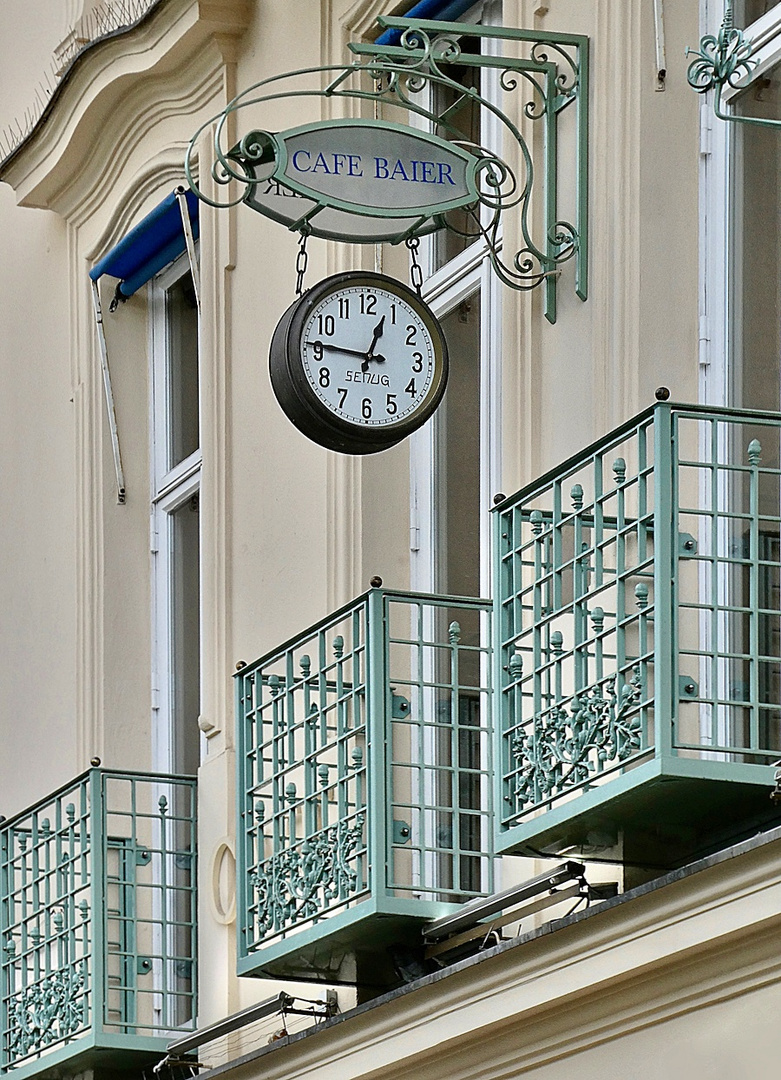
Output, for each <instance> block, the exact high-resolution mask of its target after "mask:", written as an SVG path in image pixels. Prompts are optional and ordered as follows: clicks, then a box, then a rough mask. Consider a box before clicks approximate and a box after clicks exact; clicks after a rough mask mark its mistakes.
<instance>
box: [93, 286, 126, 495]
mask: <svg viewBox="0 0 781 1080" xmlns="http://www.w3.org/2000/svg"><path fill="white" fill-rule="evenodd" d="M92 305H93V307H94V309H95V326H96V328H97V331H98V345H99V346H100V366H101V370H102V372H103V390H104V392H105V395H106V412H107V414H108V426H109V431H110V433H111V450H112V453H113V455H114V472H115V473H116V477H117V502H118V503H124V502H125V474H124V472H123V470H122V457H121V455H120V452H119V434H118V432H117V414H116V410H115V409H114V394H113V391H112V389H111V373H110V372H109V369H108V350H107V349H106V334H105V331H104V329H103V309H102V308H101V306H100V292H99V291H98V283H97V282H96V281H93V282H92Z"/></svg>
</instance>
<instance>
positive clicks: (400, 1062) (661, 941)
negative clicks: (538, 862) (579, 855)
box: [204, 830, 781, 1080]
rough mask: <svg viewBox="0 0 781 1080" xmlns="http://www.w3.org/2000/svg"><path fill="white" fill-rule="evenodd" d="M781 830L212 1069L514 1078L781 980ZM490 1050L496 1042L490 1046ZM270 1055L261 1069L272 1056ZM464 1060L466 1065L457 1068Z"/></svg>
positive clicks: (290, 1074) (225, 1072) (438, 1079)
mask: <svg viewBox="0 0 781 1080" xmlns="http://www.w3.org/2000/svg"><path fill="white" fill-rule="evenodd" d="M780 911H781V831H779V830H776V831H775V833H774V834H770V835H768V836H767V837H761V838H758V839H757V840H752V841H747V842H746V843H745V844H743V845H739V846H738V847H737V848H735V849H731V850H730V851H727V852H723V853H720V854H719V855H717V856H712V857H711V858H709V859H706V860H703V862H702V863H701V864H699V865H697V864H695V865H693V866H691V867H686V868H684V870H682V871H677V872H674V873H672V874H670V875H668V876H667V877H666V878H663V879H661V880H660V881H657V882H654V883H650V884H649V885H647V886H641V887H640V888H639V889H637V890H634V891H633V892H632V893H626V894H623V895H622V896H620V897H618V898H617V899H616V900H614V901H609V902H608V903H607V904H605V905H600V906H599V907H597V908H595V909H592V910H590V911H586V912H582V913H579V914H578V915H574V916H570V917H569V918H566V919H562V920H558V921H556V922H554V923H551V924H549V925H548V926H544V927H541V928H539V929H538V930H536V931H531V932H530V933H527V934H524V935H522V936H521V937H519V938H517V939H515V940H514V941H511V942H505V943H503V944H502V945H500V946H498V947H496V948H495V949H492V950H489V951H488V952H487V953H486V954H483V955H482V956H478V957H472V958H470V959H468V960H464V961H461V962H460V963H458V964H456V965H454V966H453V967H452V968H450V969H448V970H445V971H442V972H439V973H437V974H436V975H432V976H427V977H425V978H423V979H421V980H418V981H417V982H416V983H413V984H411V985H410V986H408V987H405V988H403V989H401V990H398V991H393V992H392V993H391V994H388V995H387V996H386V997H385V998H384V999H379V1000H378V1001H377V1002H372V1003H369V1004H367V1005H365V1006H360V1007H359V1008H357V1009H356V1010H353V1011H352V1012H350V1013H346V1014H344V1015H343V1016H342V1017H340V1018H338V1019H337V1020H336V1021H331V1022H329V1024H327V1025H326V1026H325V1027H324V1028H321V1029H318V1030H317V1031H312V1032H311V1033H310V1034H307V1035H306V1036H298V1037H296V1036H293V1038H292V1039H291V1041H290V1043H289V1044H288V1045H287V1046H280V1047H273V1048H272V1047H269V1048H264V1049H263V1050H260V1051H255V1052H251V1053H249V1054H248V1055H247V1056H246V1058H244V1059H239V1060H238V1061H235V1062H233V1063H232V1064H228V1065H225V1066H222V1067H219V1068H217V1069H214V1070H212V1071H211V1072H209V1073H206V1074H204V1080H207V1078H211V1077H215V1078H216V1077H217V1076H221V1077H225V1078H228V1077H230V1078H231V1080H245V1078H246V1080H249V1078H250V1077H255V1076H257V1075H258V1074H259V1070H260V1071H262V1074H263V1076H264V1077H265V1078H266V1080H304V1078H305V1077H309V1076H312V1075H314V1073H315V1072H316V1073H317V1075H318V1076H319V1077H323V1078H324V1080H329V1078H331V1077H339V1078H340V1080H359V1078H360V1080H367V1078H369V1077H371V1080H378V1078H379V1077H381V1076H384V1075H386V1074H387V1075H388V1076H390V1075H393V1076H396V1077H399V1076H413V1075H416V1076H417V1075H421V1074H422V1073H425V1075H426V1077H430V1078H431V1080H447V1077H451V1076H452V1075H453V1071H454V1069H455V1070H456V1071H457V1072H458V1074H459V1075H460V1076H462V1077H463V1078H464V1080H488V1078H491V1080H504V1078H507V1080H510V1078H511V1077H514V1076H518V1075H519V1074H520V1073H521V1072H524V1071H526V1070H528V1069H531V1068H538V1067H540V1066H542V1065H545V1064H550V1063H551V1062H553V1061H560V1060H561V1059H562V1058H564V1057H568V1056H571V1055H574V1054H577V1053H580V1052H582V1051H583V1050H586V1049H589V1048H590V1047H593V1046H595V1045H597V1044H599V1043H604V1042H607V1041H609V1040H611V1039H615V1038H617V1037H620V1036H623V1035H626V1034H628V1033H629V1032H632V1031H637V1030H639V1029H641V1028H644V1027H648V1026H650V1025H654V1024H660V1023H664V1022H666V1021H669V1020H670V1019H672V1018H674V1017H676V1016H680V1015H683V1014H686V1013H690V1012H693V1011H695V1010H699V1009H705V1008H708V1007H709V1006H712V1005H714V1004H716V1003H718V1002H720V1001H725V1000H728V999H730V998H734V997H736V996H739V995H742V994H747V993H750V992H751V991H753V990H757V989H760V988H762V987H764V986H768V985H770V984H773V983H776V984H777V983H778V981H779V979H781V937H779V934H778V929H779V926H780V925H781V915H779V912H780ZM486 1047H490V1051H486ZM260 1057H262V1058H263V1063H262V1066H261V1065H260V1064H259V1058H260ZM456 1060H457V1066H456Z"/></svg>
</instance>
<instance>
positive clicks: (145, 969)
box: [0, 769, 196, 1078]
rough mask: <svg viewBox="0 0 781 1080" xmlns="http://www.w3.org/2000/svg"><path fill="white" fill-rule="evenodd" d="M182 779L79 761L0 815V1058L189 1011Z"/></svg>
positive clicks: (156, 1024) (154, 1037) (160, 1030)
mask: <svg viewBox="0 0 781 1080" xmlns="http://www.w3.org/2000/svg"><path fill="white" fill-rule="evenodd" d="M195 795H196V792H195V781H194V780H191V779H188V778H184V777H172V776H150V775H144V774H140V773H118V772H110V771H107V770H101V769H91V770H90V771H89V772H87V773H84V774H83V775H82V776H81V777H79V778H78V779H77V780H75V781H73V782H72V783H71V784H69V785H67V786H66V787H64V788H62V789H60V790H59V791H57V792H55V793H54V794H53V795H51V796H49V797H48V798H46V799H43V800H41V802H39V803H37V804H36V805H35V806H33V807H32V808H30V809H29V810H26V811H24V812H23V813H21V814H18V815H17V816H16V817H14V818H12V819H11V820H9V821H6V822H3V824H2V826H0V948H1V950H2V951H1V952H0V1032H1V1033H2V1043H1V1045H0V1070H1V1071H3V1072H6V1071H7V1072H9V1073H13V1075H14V1076H19V1077H20V1078H21V1077H26V1076H36V1075H48V1074H49V1072H50V1071H51V1070H55V1071H57V1070H59V1071H57V1075H60V1071H62V1070H65V1071H67V1066H66V1063H67V1061H68V1059H69V1058H73V1057H75V1056H76V1055H82V1054H83V1053H84V1052H85V1050H91V1049H93V1048H94V1049H97V1050H100V1051H102V1052H103V1053H104V1058H103V1060H106V1057H105V1052H106V1051H111V1050H112V1049H114V1050H117V1049H119V1048H122V1049H123V1050H124V1051H132V1050H138V1051H141V1052H143V1051H146V1052H152V1051H153V1052H155V1053H157V1052H159V1051H160V1050H161V1049H162V1048H164V1047H165V1045H166V1043H167V1041H168V1033H169V1032H170V1031H171V1030H172V1029H174V1028H179V1027H181V1026H188V1025H190V1026H191V1025H192V1023H193V1021H194V1017H195V995H196V985H195V981H194V979H195V971H194V965H195V955H196V954H195V933H196V906H195V899H196V896H195Z"/></svg>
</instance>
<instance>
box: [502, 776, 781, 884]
mask: <svg viewBox="0 0 781 1080" xmlns="http://www.w3.org/2000/svg"><path fill="white" fill-rule="evenodd" d="M725 767H726V769H727V770H735V769H739V770H740V772H741V779H740V780H734V779H730V780H727V779H724V777H723V772H724V769H725ZM772 776H773V770H772V768H771V767H770V766H764V765H743V766H735V765H734V764H728V765H726V766H725V765H724V764H723V763H720V762H712V761H707V762H703V761H695V760H687V759H679V758H676V759H672V760H668V761H666V762H665V763H664V767H662V763H661V762H660V760H659V759H655V760H653V761H650V762H646V763H644V764H642V765H639V766H638V767H637V768H635V769H633V770H631V771H628V772H626V773H625V774H624V775H623V776H621V777H618V778H615V779H613V780H609V781H608V782H607V783H605V784H603V785H602V786H596V787H594V788H592V789H591V790H589V791H586V792H584V793H583V794H580V795H575V796H573V797H572V798H571V799H570V800H568V801H566V802H562V803H559V804H558V805H556V804H554V805H553V806H552V807H551V808H550V809H549V810H546V811H545V812H544V813H542V814H540V815H539V816H538V817H530V818H529V819H528V820H527V821H525V822H524V823H523V824H521V825H519V826H516V827H515V828H513V829H511V830H509V831H508V832H507V833H506V834H505V837H504V841H505V842H504V844H503V845H502V848H503V850H504V851H505V852H506V853H511V854H517V855H525V856H530V857H533V858H535V857H536V858H539V857H540V856H542V857H550V858H561V857H568V858H569V857H575V858H577V857H580V858H584V859H593V860H597V861H601V862H611V863H622V864H624V865H625V866H634V867H641V868H645V869H648V870H654V871H661V870H674V869H677V868H678V867H680V866H683V865H685V864H686V863H688V862H691V861H692V860H693V859H696V858H701V857H704V856H705V855H709V854H711V853H712V852H714V851H718V850H719V849H721V848H723V847H725V846H727V845H729V844H734V843H737V842H739V841H740V840H742V839H744V838H745V837H747V836H752V835H754V834H755V833H756V832H757V831H759V830H762V829H765V828H769V827H771V826H773V825H778V824H779V823H781V808H779V807H778V806H776V805H775V804H774V803H772V802H771V801H770V791H771V789H772V787H773V779H772Z"/></svg>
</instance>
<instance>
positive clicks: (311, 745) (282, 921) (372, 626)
mask: <svg viewBox="0 0 781 1080" xmlns="http://www.w3.org/2000/svg"><path fill="white" fill-rule="evenodd" d="M489 621H490V604H489V603H488V601H481V600H471V599H463V598H453V597H436V596H426V595H421V594H414V593H396V592H388V591H385V590H382V589H372V590H371V591H370V592H369V593H367V594H364V595H363V596H361V597H359V598H358V599H357V600H355V601H354V602H353V603H352V604H349V605H347V606H346V607H344V608H341V609H340V610H339V611H337V612H335V613H334V614H332V615H331V616H329V617H328V618H327V619H324V620H323V621H322V622H320V623H318V624H316V625H315V626H313V627H311V628H310V629H309V630H307V631H305V632H304V633H302V634H301V635H299V636H298V637H296V638H295V639H293V640H292V641H289V642H287V643H286V644H285V645H283V646H281V647H280V648H278V649H275V650H274V651H273V652H271V653H269V654H268V655H266V656H265V657H263V658H261V659H260V660H258V661H256V662H255V663H253V664H251V665H249V666H248V667H244V668H242V669H241V670H240V671H239V672H238V673H237V675H236V685H237V713H238V735H239V751H238V761H239V783H238V788H239V823H240V824H239V838H238V840H239V844H238V857H237V863H238V866H237V879H238V890H237V893H238V899H239V935H240V936H239V942H240V970H241V971H244V972H253V971H255V972H257V971H260V970H265V969H266V966H267V964H268V960H269V956H270V955H272V956H273V957H274V958H278V957H280V956H281V957H283V958H284V956H285V954H287V953H289V954H293V953H296V952H298V951H300V950H301V949H302V948H305V947H310V946H313V945H314V947H315V949H316V951H317V953H318V955H319V961H318V963H319V964H321V965H323V966H327V964H328V963H329V962H330V961H329V959H328V948H327V945H325V946H324V945H323V942H324V941H327V939H328V938H329V936H331V935H333V934H335V933H336V932H343V931H344V927H345V926H355V924H356V923H358V922H360V921H361V920H368V921H369V922H371V920H372V919H373V918H375V917H376V916H377V915H378V914H383V913H384V914H385V915H394V914H395V915H402V916H410V917H411V918H412V919H417V920H421V919H423V918H426V917H429V918H430V917H432V914H431V913H432V911H433V912H440V911H446V910H448V905H450V904H453V903H459V902H462V901H463V900H466V899H469V898H471V897H474V896H478V895H484V894H487V893H490V892H491V891H492V889H493V879H492V867H493V860H492V858H491V855H490V852H491V835H492V822H491V814H490V810H489V806H490V801H491V800H490V793H489V790H488V789H489V787H490V777H491V775H492V772H491V756H490V755H491V747H490V742H491V740H490V737H489V735H490V730H491V728H490V666H491V665H490V651H491V650H490V643H489ZM375 926H376V920H375ZM367 932H368V933H369V935H370V936H371V929H369V930H368V931H366V929H365V928H364V929H363V930H359V929H354V930H353V931H349V932H348V937H349V936H350V934H352V936H353V937H358V936H359V935H360V934H362V933H363V934H365V933H367ZM340 941H341V944H340V946H339V950H338V951H339V952H340V954H341V953H345V952H349V949H348V948H347V947H346V946H345V939H344V938H343V937H342V938H341V939H340ZM318 943H319V944H318ZM279 970H280V971H282V970H284V967H283V966H282V967H279ZM316 974H317V973H316V972H314V971H313V975H315V976H316Z"/></svg>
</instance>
